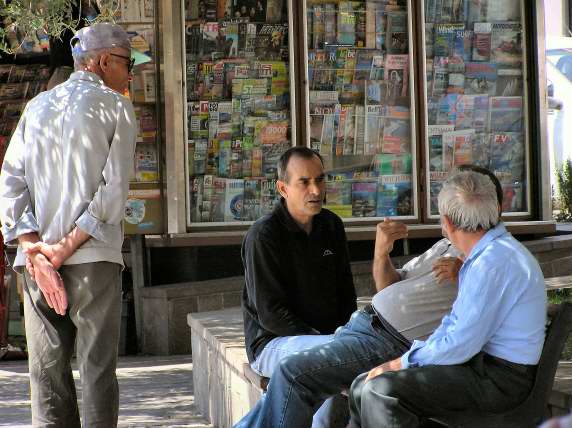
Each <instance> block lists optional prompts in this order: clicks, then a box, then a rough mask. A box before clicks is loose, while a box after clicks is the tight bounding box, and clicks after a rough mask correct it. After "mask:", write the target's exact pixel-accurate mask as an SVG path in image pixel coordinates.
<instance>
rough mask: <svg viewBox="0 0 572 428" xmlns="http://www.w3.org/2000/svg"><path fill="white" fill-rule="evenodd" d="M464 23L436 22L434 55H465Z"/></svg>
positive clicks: (461, 56)
mask: <svg viewBox="0 0 572 428" xmlns="http://www.w3.org/2000/svg"><path fill="white" fill-rule="evenodd" d="M465 36H466V34H465V24H463V23H457V24H436V25H435V43H434V46H433V52H434V54H435V56H442V57H454V56H458V57H460V58H464V56H465V40H464V39H465Z"/></svg>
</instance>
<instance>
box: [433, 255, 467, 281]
mask: <svg viewBox="0 0 572 428" xmlns="http://www.w3.org/2000/svg"><path fill="white" fill-rule="evenodd" d="M462 265H463V260H461V259H460V258H458V257H441V258H439V259H438V260H437V261H436V262H435V263H434V264H433V272H434V273H435V277H436V278H437V282H438V283H439V284H443V283H448V282H451V283H453V284H458V281H459V271H460V270H461V266H462Z"/></svg>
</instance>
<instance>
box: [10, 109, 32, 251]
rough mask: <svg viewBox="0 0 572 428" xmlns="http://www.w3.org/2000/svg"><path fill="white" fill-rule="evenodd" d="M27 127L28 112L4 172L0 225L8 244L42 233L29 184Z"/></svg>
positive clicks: (22, 119) (16, 135)
mask: <svg viewBox="0 0 572 428" xmlns="http://www.w3.org/2000/svg"><path fill="white" fill-rule="evenodd" d="M25 127H26V109H25V110H24V113H23V114H22V116H21V118H20V121H19V122H18V126H17V127H16V130H15V132H14V135H13V136H12V139H11V140H10V144H9V146H8V150H7V151H6V156H5V158H4V163H3V164H2V171H1V173H0V222H2V235H3V236H4V241H5V242H6V243H7V244H14V243H16V240H17V239H18V236H21V235H23V234H26V233H32V232H38V231H39V226H38V221H37V220H36V217H35V215H34V210H33V207H32V200H31V197H30V191H29V189H28V184H27V182H26V170H25V153H26V147H25V143H24V129H25Z"/></svg>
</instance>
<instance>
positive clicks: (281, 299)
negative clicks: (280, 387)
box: [241, 200, 356, 362]
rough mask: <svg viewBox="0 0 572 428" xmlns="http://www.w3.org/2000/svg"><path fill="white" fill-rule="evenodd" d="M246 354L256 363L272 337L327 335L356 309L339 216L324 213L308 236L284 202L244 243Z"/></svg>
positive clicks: (260, 221)
mask: <svg viewBox="0 0 572 428" xmlns="http://www.w3.org/2000/svg"><path fill="white" fill-rule="evenodd" d="M241 254H242V262H243V265H244V271H245V272H244V277H245V287H244V289H243V293H242V308H243V315H244V332H245V338H246V352H247V355H248V359H249V361H251V362H252V361H254V360H255V359H256V357H257V356H258V355H259V354H260V352H261V351H262V349H263V348H264V346H266V344H267V343H268V342H269V341H270V340H272V339H273V338H275V337H279V336H298V335H303V334H330V333H333V332H334V331H335V329H336V328H337V327H338V326H341V325H344V324H345V323H346V322H347V321H348V319H349V317H350V315H351V314H352V312H353V311H354V310H355V309H356V293H355V288H354V284H353V277H352V272H351V268H350V261H349V255H348V248H347V241H346V234H345V231H344V226H343V223H342V221H341V220H340V218H339V217H338V216H337V215H335V214H334V213H332V212H331V211H328V210H326V209H322V211H321V212H320V213H319V214H318V215H316V216H315V217H314V218H313V225H312V232H311V233H310V234H309V235H308V234H307V233H306V232H304V231H303V230H302V229H301V228H300V227H299V226H298V225H297V224H296V223H295V221H294V220H293V219H292V217H291V216H290V214H289V213H288V210H287V208H286V205H285V201H284V200H282V201H281V202H280V203H279V204H278V205H277V206H276V208H275V209H274V211H273V212H272V214H269V215H266V216H265V217H263V218H261V219H259V220H258V221H257V222H256V223H254V225H252V227H251V228H250V230H249V231H248V233H247V235H246V237H245V238H244V241H243V243H242V253H241Z"/></svg>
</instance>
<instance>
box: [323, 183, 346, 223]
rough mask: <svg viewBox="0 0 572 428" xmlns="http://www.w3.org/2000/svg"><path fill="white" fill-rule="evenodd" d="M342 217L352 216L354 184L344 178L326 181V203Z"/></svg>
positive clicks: (326, 205) (326, 206)
mask: <svg viewBox="0 0 572 428" xmlns="http://www.w3.org/2000/svg"><path fill="white" fill-rule="evenodd" d="M324 208H327V209H329V210H330V211H332V212H334V213H335V214H337V215H339V216H340V217H342V218H343V217H351V216H352V184H351V183H350V182H347V181H344V180H335V181H326V204H325V205H324Z"/></svg>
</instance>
